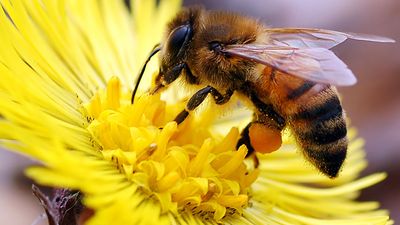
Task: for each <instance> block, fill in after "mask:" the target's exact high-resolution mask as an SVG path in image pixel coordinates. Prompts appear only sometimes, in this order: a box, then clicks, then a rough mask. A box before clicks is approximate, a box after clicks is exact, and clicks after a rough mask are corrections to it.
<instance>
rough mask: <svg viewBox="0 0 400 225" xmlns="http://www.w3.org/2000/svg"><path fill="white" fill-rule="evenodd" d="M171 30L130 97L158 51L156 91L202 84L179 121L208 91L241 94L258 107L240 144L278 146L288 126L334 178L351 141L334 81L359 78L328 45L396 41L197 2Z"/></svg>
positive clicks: (217, 97) (222, 96)
mask: <svg viewBox="0 0 400 225" xmlns="http://www.w3.org/2000/svg"><path fill="white" fill-rule="evenodd" d="M166 34H167V35H166V37H165V38H164V40H163V41H162V43H161V44H159V45H157V46H156V47H155V48H154V49H153V51H152V52H151V54H150V57H149V58H148V59H147V61H146V63H145V64H144V66H143V69H142V71H141V73H140V76H139V77H138V82H136V87H135V89H134V91H133V95H132V103H133V100H134V96H135V93H136V90H137V87H138V85H139V81H140V79H141V77H142V75H143V72H144V70H145V68H146V64H147V62H148V61H149V60H150V58H151V57H152V56H153V55H155V54H156V53H157V52H159V53H160V54H159V55H160V58H159V59H160V69H159V74H158V76H157V77H156V86H155V87H154V89H152V90H151V91H150V92H151V93H156V92H158V91H160V90H162V89H163V88H164V87H166V86H168V85H169V84H170V83H172V82H173V81H175V80H176V79H177V78H178V77H182V78H183V80H184V81H185V82H186V83H188V84H196V85H203V86H204V88H201V89H200V90H198V91H197V92H196V93H195V94H194V95H193V96H192V97H191V98H190V99H189V101H188V102H187V105H186V108H185V109H184V110H183V111H182V112H181V113H179V114H178V115H177V116H176V118H175V121H176V122H177V123H178V124H180V123H182V122H183V121H184V120H185V118H186V117H187V116H188V115H189V112H190V111H193V110H194V109H195V108H196V107H198V106H199V105H200V104H201V103H202V102H203V101H204V99H205V98H206V97H207V96H208V94H211V96H212V97H213V100H214V102H215V103H216V104H219V105H221V104H225V103H226V102H228V101H229V99H230V97H231V96H232V94H233V93H235V92H236V93H238V94H239V95H241V96H243V97H244V98H245V99H248V100H250V101H251V102H252V104H253V105H254V116H253V121H252V122H250V123H249V124H248V126H247V127H246V128H244V129H243V131H242V133H241V137H240V139H239V141H238V144H237V147H240V146H241V145H243V144H244V145H246V147H247V148H248V151H249V152H248V155H250V154H252V153H254V151H256V152H262V153H265V152H271V151H274V150H277V149H278V148H279V147H280V146H281V143H282V140H281V131H282V130H283V128H285V127H288V128H290V129H291V130H292V131H293V134H294V136H295V138H296V140H297V143H298V145H299V146H300V147H301V149H302V153H303V155H304V156H305V158H306V159H307V160H308V161H310V162H311V163H312V164H313V165H314V166H315V167H316V168H317V169H318V170H319V171H320V172H322V173H323V174H325V175H327V176H328V177H330V178H334V177H336V176H337V175H338V172H339V170H340V168H341V166H342V164H343V161H344V160H345V158H346V152H347V144H348V141H347V138H346V134H347V129H346V121H345V119H344V111H343V109H342V106H341V102H340V99H339V97H338V92H337V90H336V88H335V86H346V85H353V84H355V83H356V78H355V76H354V75H353V73H352V72H351V70H349V69H348V67H347V66H346V64H344V63H343V62H342V61H341V60H340V59H339V58H338V57H337V56H336V55H335V54H334V53H333V52H332V51H331V50H329V49H331V48H332V47H334V46H336V45H338V44H340V43H342V42H343V41H345V40H346V39H355V40H363V41H374V42H393V40H392V39H389V38H385V37H379V36H374V35H365V34H354V33H343V32H338V31H332V30H323V29H309V28H304V29H303V28H268V27H266V26H265V25H263V24H261V23H259V22H258V21H257V20H255V19H252V18H248V17H245V16H242V15H238V14H235V13H231V12H220V11H207V10H204V9H202V8H199V7H193V8H186V9H183V10H181V11H180V12H179V13H178V14H177V15H176V17H175V18H174V19H173V20H172V21H171V22H170V23H169V25H168V27H167V32H166Z"/></svg>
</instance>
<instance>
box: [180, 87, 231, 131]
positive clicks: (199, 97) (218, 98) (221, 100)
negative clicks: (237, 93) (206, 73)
mask: <svg viewBox="0 0 400 225" xmlns="http://www.w3.org/2000/svg"><path fill="white" fill-rule="evenodd" d="M208 94H211V95H212V96H213V99H214V102H215V103H216V104H218V105H222V104H225V103H226V102H228V101H229V99H230V98H231V96H232V94H233V90H228V91H227V92H226V93H225V94H221V93H220V92H219V91H218V90H217V89H215V88H213V87H211V86H207V87H205V88H202V89H200V90H198V91H197V92H196V93H195V94H194V95H193V96H192V97H191V98H190V99H189V101H188V103H187V104H186V109H184V110H182V112H180V113H179V114H178V116H176V117H175V122H176V123H177V124H180V123H182V122H183V121H184V120H185V119H186V117H187V116H188V115H189V112H190V111H193V110H194V109H196V108H197V106H199V105H200V104H201V103H202V102H203V101H204V100H205V99H206V97H207V95H208Z"/></svg>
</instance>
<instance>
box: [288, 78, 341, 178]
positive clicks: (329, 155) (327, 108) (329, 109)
mask: <svg viewBox="0 0 400 225" xmlns="http://www.w3.org/2000/svg"><path fill="white" fill-rule="evenodd" d="M285 103H286V104H287V106H286V110H285V109H283V110H284V111H286V112H284V113H285V114H286V118H287V122H288V124H289V126H290V127H291V128H292V130H293V131H294V135H295V136H296V138H297V141H298V143H299V145H300V146H301V147H302V149H303V153H304V155H305V156H306V158H307V159H308V160H309V161H311V162H312V163H313V164H314V165H315V166H316V167H317V168H318V169H319V170H320V171H321V172H323V173H324V174H326V175H328V176H329V177H336V176H337V174H338V172H339V170H340V168H341V166H342V164H343V161H344V159H345V158H346V151H347V138H346V134H347V129H346V121H345V119H344V112H343V109H342V106H341V103H340V100H339V97H338V94H337V92H336V90H335V88H334V87H332V86H329V85H325V84H316V83H313V82H311V81H303V82H300V84H299V85H298V86H296V87H295V88H291V89H290V90H288V91H287V95H286V101H285ZM286 104H285V105H286Z"/></svg>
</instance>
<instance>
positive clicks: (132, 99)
mask: <svg viewBox="0 0 400 225" xmlns="http://www.w3.org/2000/svg"><path fill="white" fill-rule="evenodd" d="M160 50H161V47H160V44H156V45H155V46H154V47H153V50H151V53H150V55H149V57H147V60H146V62H145V63H144V65H143V67H142V70H141V71H140V74H139V76H138V77H137V80H136V83H135V89H133V92H132V98H131V104H133V101H134V99H135V95H136V92H137V90H138V87H139V84H140V80H141V79H142V77H143V74H144V71H145V70H146V66H147V63H148V62H149V61H150V59H151V57H153V56H154V55H155V54H157V52H159V51H160Z"/></svg>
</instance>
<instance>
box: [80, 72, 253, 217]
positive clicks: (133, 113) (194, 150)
mask: <svg viewBox="0 0 400 225" xmlns="http://www.w3.org/2000/svg"><path fill="white" fill-rule="evenodd" d="M177 104H178V105H176V106H175V105H166V104H165V103H164V102H162V101H161V100H160V99H159V95H143V96H141V97H140V98H138V99H137V100H136V101H135V103H134V104H133V105H131V104H130V102H129V93H128V92H126V93H124V94H122V92H121V87H120V82H119V80H118V79H117V78H112V79H111V80H110V81H109V83H108V85H107V89H106V90H105V91H99V93H97V94H96V95H95V97H93V99H92V101H91V102H90V103H89V104H88V105H87V106H86V109H87V111H88V114H89V116H91V117H93V118H94V120H93V121H92V122H91V123H90V124H89V126H88V130H89V131H90V132H91V133H92V135H93V139H95V140H97V141H98V143H99V144H100V145H101V146H102V150H101V152H102V154H103V156H104V158H105V159H106V160H109V161H111V162H112V163H114V164H115V165H116V166H117V167H118V169H119V171H120V172H121V173H123V174H125V176H126V178H127V179H128V180H130V181H131V182H132V185H137V186H139V187H140V188H139V190H142V192H143V193H142V194H143V195H148V196H149V197H151V196H153V197H155V198H156V199H158V201H159V202H160V205H161V206H162V208H163V211H164V212H176V211H178V210H184V211H187V210H189V211H190V212H191V213H192V214H198V215H200V216H204V217H210V216H211V217H212V218H213V219H215V220H220V219H221V218H223V217H224V216H226V215H227V214H232V213H233V214H234V213H236V212H241V211H242V209H243V208H244V207H246V206H247V205H248V201H249V196H248V191H249V186H250V185H251V184H252V183H253V182H254V181H255V179H256V178H257V176H258V171H257V170H256V171H249V170H248V169H247V166H246V165H245V163H244V159H245V156H246V154H247V149H246V148H245V147H241V148H240V149H239V150H238V151H236V150H235V145H236V142H237V139H238V135H239V132H238V131H237V129H236V128H233V130H231V132H229V134H228V135H227V136H226V137H225V138H221V137H219V136H215V135H214V136H213V135H212V134H211V133H210V132H209V129H207V127H204V126H205V125H202V124H200V123H201V120H200V121H196V120H193V119H187V122H186V123H185V124H182V125H181V126H178V125H177V124H176V123H175V122H171V121H173V118H174V117H175V116H176V112H177V111H176V109H179V108H183V106H184V103H177ZM159 127H162V129H159ZM188 129H190V132H189V130H188ZM193 137H195V139H196V141H195V142H193V141H192V140H193Z"/></svg>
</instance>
